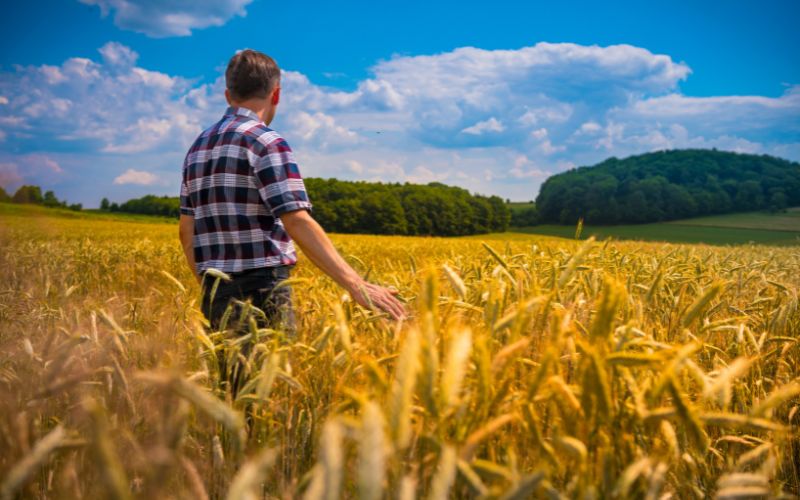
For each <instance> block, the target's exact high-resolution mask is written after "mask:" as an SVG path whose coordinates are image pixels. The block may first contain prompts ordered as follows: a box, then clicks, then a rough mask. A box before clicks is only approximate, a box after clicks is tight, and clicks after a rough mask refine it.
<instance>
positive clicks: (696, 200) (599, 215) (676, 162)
mask: <svg viewBox="0 0 800 500" xmlns="http://www.w3.org/2000/svg"><path fill="white" fill-rule="evenodd" d="M797 205H800V163H796V162H791V161H788V160H784V159H781V158H776V157H773V156H768V155H752V154H742V153H734V152H727V151H718V150H716V149H711V150H708V149H683V150H669V151H658V152H653V153H646V154H642V155H637V156H631V157H628V158H625V159H622V160H620V159H617V158H614V157H611V158H608V159H607V160H605V161H603V162H601V163H598V164H597V165H595V166H592V167H580V168H577V169H572V170H568V171H566V172H563V173H561V174H557V175H553V176H551V177H549V178H548V179H547V180H546V181H545V182H544V184H542V187H541V188H540V190H539V195H538V197H537V198H536V213H537V219H538V222H539V223H555V224H575V222H576V221H577V220H578V219H580V218H583V219H584V220H585V221H586V222H587V223H592V224H631V223H645V222H658V221H667V220H675V219H684V218H688V217H694V216H699V215H712V214H724V213H731V212H748V211H754V210H770V211H779V210H782V209H785V208H786V207H790V206H797Z"/></svg>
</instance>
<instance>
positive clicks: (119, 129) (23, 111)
mask: <svg viewBox="0 0 800 500" xmlns="http://www.w3.org/2000/svg"><path fill="white" fill-rule="evenodd" d="M99 52H100V55H101V61H100V62H95V61H92V60H90V59H85V58H71V59H67V60H66V61H65V62H64V63H63V64H61V65H60V66H49V65H43V66H25V67H17V68H16V69H15V70H14V71H13V72H6V73H0V92H1V93H2V95H4V96H8V97H7V100H8V103H7V104H6V105H4V106H3V114H2V119H0V129H2V130H3V132H5V133H6V134H7V135H10V136H12V137H16V138H18V139H20V141H21V142H22V143H23V144H24V143H25V142H26V141H28V140H30V144H29V145H28V146H29V147H32V148H35V147H40V144H41V141H40V140H38V139H37V138H36V136H37V135H38V136H40V137H41V136H46V137H48V138H49V139H50V140H52V139H53V138H55V139H56V140H60V141H65V142H73V143H81V144H88V145H89V146H88V147H89V148H93V149H95V150H99V151H103V152H119V153H135V152H142V151H151V150H156V149H159V148H161V149H162V150H163V149H165V148H166V149H171V148H175V147H176V146H178V147H185V146H187V145H188V144H189V143H190V142H191V140H193V139H194V137H195V136H196V135H197V133H199V132H200V130H201V121H202V120H203V114H202V112H200V111H199V110H197V109H196V108H193V107H192V106H191V105H190V104H189V103H187V102H186V100H185V97H186V96H187V93H188V92H189V91H190V89H192V85H191V84H190V82H189V81H187V80H185V79H183V78H181V77H177V76H170V75H166V74H164V73H160V72H157V71H150V70H147V69H144V68H140V67H137V66H136V65H135V63H136V61H137V58H138V55H137V54H136V52H134V51H133V50H131V49H130V48H128V47H126V46H124V45H121V44H119V43H115V42H109V43H107V44H105V45H104V46H103V47H101V48H100V49H99ZM121 96H124V97H123V98H121Z"/></svg>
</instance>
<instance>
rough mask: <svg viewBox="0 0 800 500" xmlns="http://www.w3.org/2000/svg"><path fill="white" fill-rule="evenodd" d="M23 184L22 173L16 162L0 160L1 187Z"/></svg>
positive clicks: (7, 187)
mask: <svg viewBox="0 0 800 500" xmlns="http://www.w3.org/2000/svg"><path fill="white" fill-rule="evenodd" d="M19 184H22V175H21V174H20V173H19V167H18V166H17V164H16V163H12V162H0V187H3V188H6V189H9V188H11V187H14V186H17V185H19Z"/></svg>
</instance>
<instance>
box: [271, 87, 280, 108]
mask: <svg viewBox="0 0 800 500" xmlns="http://www.w3.org/2000/svg"><path fill="white" fill-rule="evenodd" d="M280 101H281V88H280V87H275V90H273V91H272V105H273V106H277V105H278V103H279V102H280Z"/></svg>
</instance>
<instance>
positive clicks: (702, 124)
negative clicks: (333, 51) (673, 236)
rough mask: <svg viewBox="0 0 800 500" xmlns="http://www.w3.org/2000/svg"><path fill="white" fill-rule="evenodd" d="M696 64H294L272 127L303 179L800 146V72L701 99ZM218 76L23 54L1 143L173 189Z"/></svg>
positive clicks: (220, 85)
mask: <svg viewBox="0 0 800 500" xmlns="http://www.w3.org/2000/svg"><path fill="white" fill-rule="evenodd" d="M690 75H691V69H690V68H689V67H688V66H687V65H686V64H684V63H682V62H675V61H673V60H672V59H671V58H670V57H669V56H668V55H661V54H653V53H651V52H650V51H648V50H646V49H643V48H640V47H634V46H631V45H614V46H608V47H600V46H596V45H592V46H583V45H577V44H569V43H559V44H553V43H538V44H536V45H534V46H532V47H524V48H521V49H518V50H483V49H479V48H473V47H465V48H460V49H456V50H453V51H451V52H445V53H441V54H434V55H423V56H395V57H393V58H391V59H389V60H386V61H381V62H379V63H377V64H376V65H375V66H374V67H372V68H371V72H370V75H369V77H368V78H366V79H364V80H362V81H361V82H359V83H358V84H357V85H356V87H355V88H354V89H353V90H350V91H343V90H340V89H336V88H331V87H327V86H323V85H317V84H315V83H314V82H312V81H310V80H309V78H308V77H306V76H305V75H303V74H302V73H299V72H295V71H284V72H283V74H282V87H283V93H282V97H283V101H282V103H281V107H280V108H279V112H278V115H277V117H276V120H275V122H274V127H275V128H276V130H278V131H279V132H281V133H282V134H283V135H284V137H286V139H287V140H288V141H289V143H290V144H291V145H292V146H293V148H294V150H295V153H296V155H297V157H298V160H299V164H300V167H301V171H302V173H303V174H304V175H306V176H322V177H339V178H346V179H369V180H384V181H392V182H403V181H409V182H411V181H414V182H428V181H431V180H436V181H441V182H447V183H452V184H456V185H460V186H463V187H466V188H468V189H472V190H474V191H478V192H482V193H487V194H499V195H501V196H504V197H510V198H514V199H531V198H533V197H535V195H536V192H537V190H538V186H539V184H540V183H541V182H542V181H543V180H544V179H545V178H546V177H547V176H548V175H551V174H553V173H557V172H559V171H562V170H564V169H567V168H572V167H574V166H576V165H589V164H593V163H596V162H598V161H601V160H603V159H605V158H607V157H609V156H612V155H613V156H617V157H624V156H627V155H630V154H638V153H643V152H646V151H653V150H660V149H668V148H685V147H702V148H710V147H716V148H718V149H728V150H734V151H746V152H755V153H771V154H777V155H780V156H784V157H787V158H790V159H794V160H798V159H800V140H798V138H799V137H800V85H794V86H789V87H788V88H787V89H786V90H785V92H784V93H783V94H782V95H780V96H777V97H767V96H714V97H692V96H686V95H684V94H682V93H681V91H680V83H681V82H682V81H683V80H685V79H686V78H688V77H689V76H690ZM223 89H224V82H223V79H222V77H221V76H218V77H217V78H216V80H214V81H213V82H212V83H206V84H197V83H194V82H192V81H189V80H187V79H185V78H182V77H180V76H176V75H169V74H165V73H161V72H157V71H152V70H150V69H147V68H144V67H141V66H139V61H138V55H137V54H136V52H135V51H133V50H131V49H130V48H129V47H126V46H124V45H122V44H119V43H114V42H110V43H108V44H106V45H104V46H103V47H101V48H100V49H99V54H98V56H97V58H95V59H86V58H71V59H67V60H66V61H64V62H63V63H62V64H60V65H42V66H25V67H15V68H13V69H11V70H6V71H4V72H0V97H2V98H1V99H0V141H2V140H3V138H4V137H5V141H4V142H2V143H0V153H2V148H5V147H6V145H7V144H14V145H15V147H16V148H17V150H20V149H22V150H27V151H35V152H39V153H41V154H47V155H48V157H49V158H52V159H54V160H58V159H59V157H58V155H57V154H54V153H53V154H51V152H48V151H47V150H45V149H42V148H43V147H46V145H47V144H49V143H54V144H56V145H58V147H59V148H60V149H61V150H64V149H68V150H70V151H76V153H75V154H76V155H77V156H76V157H72V158H70V163H68V164H64V165H69V168H70V169H71V168H73V167H72V165H74V164H77V163H78V160H77V159H76V158H78V157H81V158H84V159H85V163H97V161H98V160H97V159H98V158H103V161H105V159H108V160H109V164H110V165H114V166H113V168H109V169H107V170H99V167H98V170H97V172H98V181H97V182H105V183H106V184H107V185H113V183H114V179H123V180H125V181H127V182H135V181H134V179H136V180H138V181H142V180H145V181H147V183H145V182H138V185H139V186H150V187H153V188H154V189H155V188H157V189H156V190H158V189H162V188H163V190H164V192H172V193H174V192H176V190H177V183H178V179H179V172H180V164H181V160H182V159H183V155H184V154H185V151H186V148H187V147H188V145H189V144H190V143H191V141H192V140H193V139H194V138H195V137H196V135H197V134H198V133H199V132H200V131H201V130H202V129H203V128H204V127H206V126H208V125H210V124H211V123H213V122H214V121H216V120H217V119H218V118H219V116H220V115H221V114H222V111H223V110H224V108H225V102H224V99H223V97H222V92H223ZM119 96H125V98H124V99H120V97H119ZM42 135H45V136H47V137H48V141H44V142H43V141H41V136H42ZM43 145H44V146H43ZM81 155H82V156H81ZM523 159H524V161H523ZM6 160H8V162H11V163H14V164H18V165H23V163H21V162H19V161H18V160H19V158H18V157H16V156H14V155H12V154H7V155H0V161H3V162H6ZM131 164H136V165H149V166H152V168H153V169H158V170H157V171H158V174H157V175H156V174H154V173H153V172H150V173H151V174H152V175H153V176H154V177H152V178H151V177H148V176H142V175H140V174H142V173H147V172H145V171H144V170H138V171H133V170H131V169H128V166H129V165H131ZM62 169H63V170H68V171H67V172H66V173H65V174H59V175H65V176H68V174H69V173H70V172H69V169H68V168H67V167H62ZM126 169H128V171H125V170H126ZM154 171H155V170H154ZM4 172H6V174H5V175H6V177H9V175H11V173H13V172H14V170H12V169H10V168H6V169H5V170H4ZM130 172H133V173H130ZM169 172H173V174H169ZM18 175H19V174H18ZM156 179H158V180H156ZM120 182H122V181H120ZM116 185H118V186H128V185H130V184H120V183H119V182H117V184H116ZM169 190H171V191H169ZM138 193H140V192H139V191H137V194H138ZM65 195H66V196H69V193H65ZM78 201H82V200H78Z"/></svg>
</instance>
